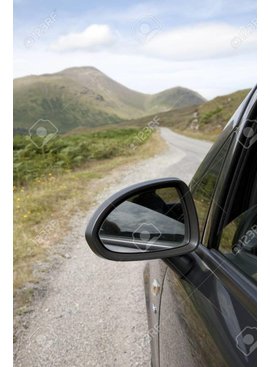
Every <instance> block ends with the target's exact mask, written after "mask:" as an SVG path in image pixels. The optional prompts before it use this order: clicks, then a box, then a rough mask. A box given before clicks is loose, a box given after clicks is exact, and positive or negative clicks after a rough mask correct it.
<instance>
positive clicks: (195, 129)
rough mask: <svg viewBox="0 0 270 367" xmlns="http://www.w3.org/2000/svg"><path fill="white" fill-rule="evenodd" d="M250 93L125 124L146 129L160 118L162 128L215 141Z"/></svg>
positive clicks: (225, 97) (219, 98) (221, 97)
mask: <svg viewBox="0 0 270 367" xmlns="http://www.w3.org/2000/svg"><path fill="white" fill-rule="evenodd" d="M249 91H250V90H249V89H244V90H240V91H237V92H234V93H231V94H228V95H225V96H219V97H216V98H214V99H212V100H210V101H207V102H205V103H203V104H200V105H199V106H198V105H197V106H189V107H184V108H180V109H172V110H171V111H167V112H163V113H159V114H153V115H150V116H145V117H143V118H140V119H136V120H132V121H126V122H123V124H127V125H133V126H142V127H145V126H147V124H148V123H149V122H150V121H152V120H153V119H154V118H155V121H157V118H158V122H159V125H160V126H166V127H170V128H172V129H173V130H175V131H177V132H181V133H186V134H188V135H193V136H201V137H205V139H207V138H208V139H215V137H216V136H217V135H218V134H219V133H220V132H221V131H222V129H223V128H224V127H225V125H226V124H227V122H228V121H229V119H230V117H231V116H232V115H233V113H234V112H235V110H236V109H237V107H238V106H239V105H240V103H241V102H242V101H243V99H244V98H245V97H246V95H247V94H248V92H249Z"/></svg>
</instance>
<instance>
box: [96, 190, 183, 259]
mask: <svg viewBox="0 0 270 367" xmlns="http://www.w3.org/2000/svg"><path fill="white" fill-rule="evenodd" d="M99 238H100V240H101V242H102V243H103V245H104V246H105V247H106V248H107V249H108V250H110V251H113V252H121V253H131V252H133V253H134V252H135V253H136V252H153V251H161V250H166V249H171V248H175V247H179V246H181V245H184V244H185V223H184V213H183V210H182V205H181V197H180V193H179V191H178V190H177V188H175V187H166V188H161V189H155V190H147V191H146V190H145V191H143V192H141V193H139V194H137V195H135V196H132V197H131V198H129V199H128V200H126V201H124V202H123V203H121V204H120V205H119V206H117V207H116V208H115V209H114V210H113V211H112V212H111V213H110V214H109V215H108V217H107V218H106V220H105V221H104V222H103V224H102V226H101V228H100V231H99Z"/></svg>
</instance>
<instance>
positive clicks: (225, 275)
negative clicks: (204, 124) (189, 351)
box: [158, 88, 257, 360]
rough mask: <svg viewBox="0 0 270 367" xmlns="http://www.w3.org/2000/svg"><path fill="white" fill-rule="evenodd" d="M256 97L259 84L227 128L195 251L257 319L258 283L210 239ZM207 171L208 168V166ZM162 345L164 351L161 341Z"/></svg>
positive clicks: (171, 264) (172, 264) (168, 261)
mask: <svg viewBox="0 0 270 367" xmlns="http://www.w3.org/2000/svg"><path fill="white" fill-rule="evenodd" d="M256 101H257V94H256V88H254V89H253V90H252V92H250V95H249V97H248V98H247V101H246V102H244V103H243V104H242V106H241V108H240V111H238V113H239V115H238V116H237V119H236V120H237V121H235V122H233V123H232V125H231V126H230V127H228V129H227V131H225V132H224V135H223V138H222V144H220V146H223V144H224V143H225V142H226V141H227V139H231V142H230V146H229V148H228V152H227V154H226V158H225V161H224V164H223V167H222V170H221V172H220V175H219V177H218V180H217V184H216V186H215V189H214V193H213V196H212V200H211V202H210V204H209V210H208V214H207V216H206V219H205V225H204V230H203V234H202V237H201V243H200V244H199V246H198V248H197V249H196V250H195V251H194V253H195V256H199V258H200V259H201V260H202V261H203V262H204V263H205V265H206V266H207V267H208V268H209V269H210V270H211V272H212V273H213V274H215V276H217V277H218V278H219V279H220V280H221V281H222V283H223V284H224V286H225V287H226V288H227V289H228V291H229V292H231V294H232V295H233V296H234V297H235V298H236V299H238V300H239V302H240V303H241V304H242V305H243V306H244V307H245V309H246V310H247V311H248V313H249V314H250V315H251V317H252V318H254V320H256V317H257V286H256V285H255V283H254V282H253V281H252V280H251V279H250V278H249V277H248V276H247V275H245V274H244V273H242V272H241V271H240V270H239V269H238V268H236V266H235V265H233V264H232V263H231V262H230V261H229V260H228V259H227V258H226V257H225V256H224V255H223V254H222V253H220V252H219V251H218V248H217V246H213V244H211V242H209V238H210V236H211V233H212V231H215V230H216V228H217V227H216V226H217V225H219V222H218V221H216V222H215V223H214V222H213V219H214V216H215V215H216V205H215V203H217V202H219V200H220V198H222V200H225V199H226V198H227V199H228V197H229V196H228V195H229V194H230V192H229V189H230V187H231V184H229V182H230V178H232V177H233V176H234V175H235V172H236V171H235V170H236V167H237V164H236V163H237V162H238V163H239V164H241V162H242V159H240V158H241V155H242V154H243V146H242V145H241V144H240V143H239V141H240V136H241V134H242V132H243V129H244V128H245V126H246V122H247V118H248V116H249V114H250V112H251V110H252V109H253V107H254V104H255V103H256ZM211 158H212V159H211ZM214 159H215V156H212V157H211V156H209V164H208V167H209V166H210V165H211V162H213V160H214ZM205 171H207V168H206V170H205ZM224 182H226V184H225V185H224ZM220 186H223V188H222V190H220ZM164 261H165V262H166V264H167V265H168V266H169V267H170V268H171V269H172V270H174V271H176V272H177V261H178V257H176V258H170V259H165V260H164ZM161 297H162V295H161ZM158 349H159V352H160V345H159V348H158ZM159 360H160V355H159Z"/></svg>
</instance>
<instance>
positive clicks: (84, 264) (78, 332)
mask: <svg viewBox="0 0 270 367" xmlns="http://www.w3.org/2000/svg"><path fill="white" fill-rule="evenodd" d="M161 136H162V138H163V139H164V140H165V141H166V142H167V145H168V149H167V150H166V151H165V152H163V153H162V154H160V155H158V156H156V157H154V158H151V159H147V160H145V161H143V162H140V163H139V164H136V166H135V165H134V166H130V167H128V168H127V167H124V168H123V167H122V168H118V169H116V170H114V172H113V173H112V174H111V175H110V176H108V177H107V178H106V180H107V181H106V189H105V190H104V191H103V192H102V193H101V195H100V197H98V198H97V202H99V203H101V202H102V201H103V200H104V199H105V198H106V197H108V196H109V195H111V194H112V193H114V192H116V191H118V190H120V189H121V188H123V187H125V186H128V185H131V184H133V183H136V182H140V181H144V180H148V179H153V178H161V177H166V176H167V177H168V176H170V177H179V178H181V179H182V180H184V181H185V182H189V181H190V179H191V177H192V176H193V174H194V172H195V171H196V168H197V167H198V165H199V164H200V162H201V160H202V159H203V157H204V156H205V154H206V153H207V151H208V150H209V148H210V146H211V143H208V142H204V141H200V140H194V139H191V138H187V137H184V136H181V135H178V134H176V133H174V132H172V131H171V130H169V129H167V128H161ZM92 210H93V208H92ZM90 214H91V213H90ZM88 218H89V217H87V218H83V217H82V216H80V215H77V216H76V217H74V218H73V219H72V230H71V232H70V233H69V234H67V236H66V237H65V238H63V243H62V244H61V246H67V248H69V249H71V250H70V252H69V256H68V257H67V259H65V262H64V263H63V264H62V265H61V267H60V269H58V270H57V271H53V272H52V275H51V281H50V282H49V284H48V289H47V292H46V296H45V297H44V299H43V300H42V301H40V302H39V303H38V304H36V305H35V311H34V312H32V314H31V316H30V321H29V325H28V326H27V329H26V330H25V332H23V333H22V334H21V336H20V338H19V340H18V343H17V345H16V357H15V363H14V365H15V367H19V366H21V367H85V366H91V367H92V366H93V367H94V366H98V367H106V366H108V367H114V366H115V367H133V366H143V367H144V366H147V367H150V350H149V347H148V346H145V345H143V343H141V340H142V339H143V337H144V335H146V334H147V318H146V309H145V300H144V289H143V268H144V266H145V263H144V262H133V263H116V262H110V261H107V260H103V259H100V258H98V257H97V256H95V255H94V254H93V253H92V252H91V251H90V250H89V248H88V246H87V244H86V242H85V239H84V231H85V227H86V224H87V221H88Z"/></svg>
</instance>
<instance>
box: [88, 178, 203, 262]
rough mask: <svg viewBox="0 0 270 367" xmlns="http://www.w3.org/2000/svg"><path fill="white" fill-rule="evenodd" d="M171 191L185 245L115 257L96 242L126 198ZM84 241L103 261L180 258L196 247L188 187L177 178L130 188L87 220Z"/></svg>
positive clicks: (195, 220) (193, 210)
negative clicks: (179, 213) (181, 217)
mask: <svg viewBox="0 0 270 367" xmlns="http://www.w3.org/2000/svg"><path fill="white" fill-rule="evenodd" d="M168 187H175V188H176V189H177V190H178V192H179V194H180V196H181V200H182V201H181V203H182V207H183V213H184V217H185V230H186V234H185V243H184V245H181V247H177V248H170V249H166V250H160V251H155V252H139V253H119V252H113V251H110V250H108V249H107V248H106V247H105V246H104V245H103V244H102V242H101V240H100V238H99V230H100V228H101V226H102V224H103V222H104V220H105V219H106V218H107V216H108V215H109V214H110V213H111V212H112V211H113V210H114V209H115V208H116V207H117V206H118V205H120V204H121V203H123V202H124V201H125V200H127V199H129V198H130V197H132V196H134V195H136V194H139V193H143V192H144V191H147V190H149V189H162V188H168ZM85 237H86V241H87V243H88V245H89V246H90V248H91V249H92V251H93V252H94V253H95V254H96V255H98V256H100V257H103V258H106V259H109V260H114V261H136V260H151V259H161V258H168V257H173V256H178V255H184V254H186V253H189V252H191V251H193V250H195V249H196V247H197V246H198V244H199V224H198V217H197V212H196V208H195V204H194V201H193V198H192V195H191V192H190V190H189V188H188V186H187V185H186V184H185V183H184V182H183V181H181V180H179V179H177V178H163V179H157V180H151V181H146V182H143V183H139V184H135V185H132V186H130V187H128V188H125V189H123V190H121V191H119V192H118V193H116V194H114V195H112V196H111V197H110V198H109V199H107V200H106V201H105V202H104V203H103V204H102V205H101V206H100V207H99V208H98V209H97V210H96V211H95V213H94V214H93V216H92V217H91V219H90V221H89V223H88V225H87V228H86V233H85Z"/></svg>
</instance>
